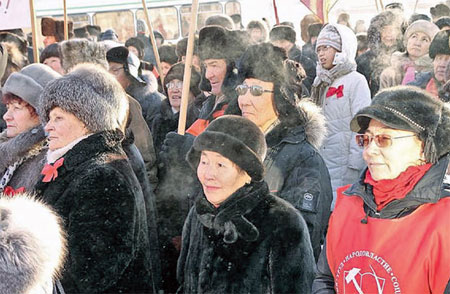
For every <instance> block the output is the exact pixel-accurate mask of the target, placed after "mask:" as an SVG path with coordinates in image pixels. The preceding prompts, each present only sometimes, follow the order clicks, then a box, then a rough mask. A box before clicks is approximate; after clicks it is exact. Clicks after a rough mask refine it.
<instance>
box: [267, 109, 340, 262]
mask: <svg viewBox="0 0 450 294" xmlns="http://www.w3.org/2000/svg"><path fill="white" fill-rule="evenodd" d="M298 108H299V115H298V116H297V117H295V118H293V119H292V120H290V121H289V122H288V121H282V122H281V123H280V124H279V125H277V126H276V127H275V128H274V129H273V130H272V131H270V132H269V133H268V134H267V135H266V142H267V145H268V150H267V155H266V158H265V160H264V166H265V168H266V173H265V177H264V178H265V180H266V182H267V183H268V185H269V189H270V192H271V193H273V194H274V195H276V196H279V197H281V198H283V199H284V200H286V201H288V202H289V203H291V204H292V205H293V206H294V207H295V208H297V209H298V210H299V211H300V213H301V214H302V216H303V218H304V219H305V221H306V224H307V225H308V231H309V234H310V237H311V244H312V247H313V251H314V257H315V258H316V261H317V259H318V257H319V253H320V249H321V244H322V243H323V241H324V238H325V231H326V227H327V224H328V218H329V216H330V207H331V201H332V200H333V193H332V190H331V182H330V175H329V173H328V169H327V167H326V165H325V162H324V160H323V159H322V156H321V155H320V154H319V152H318V148H320V145H321V144H322V141H323V139H324V137H325V134H326V129H325V118H324V117H323V115H322V114H321V113H320V109H319V108H318V107H317V106H316V105H315V104H314V103H312V102H308V101H305V100H302V101H301V102H300V103H299V105H298Z"/></svg>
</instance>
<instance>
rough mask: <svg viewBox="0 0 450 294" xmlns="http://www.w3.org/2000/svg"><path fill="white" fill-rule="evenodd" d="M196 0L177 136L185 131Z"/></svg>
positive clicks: (188, 44) (189, 36)
mask: <svg viewBox="0 0 450 294" xmlns="http://www.w3.org/2000/svg"><path fill="white" fill-rule="evenodd" d="M197 12H198V0H192V6H191V23H190V24H189V35H188V43H187V51H186V63H185V64H184V75H183V92H182V93H181V106H180V116H179V119H178V134H180V135H184V133H185V130H186V116H187V108H188V102H189V101H188V100H189V88H190V87H189V86H190V85H191V70H192V59H193V55H194V38H195V35H194V34H195V30H196V29H197Z"/></svg>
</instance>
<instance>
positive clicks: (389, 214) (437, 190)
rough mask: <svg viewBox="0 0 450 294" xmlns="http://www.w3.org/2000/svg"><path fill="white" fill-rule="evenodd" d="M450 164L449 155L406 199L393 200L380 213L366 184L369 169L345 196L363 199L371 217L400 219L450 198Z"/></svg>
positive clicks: (441, 160) (430, 170)
mask: <svg viewBox="0 0 450 294" xmlns="http://www.w3.org/2000/svg"><path fill="white" fill-rule="evenodd" d="M449 162H450V156H449V155H447V156H444V157H442V158H441V159H439V161H438V162H437V163H436V164H434V165H433V166H432V167H431V168H430V169H429V170H428V171H427V173H426V174H425V175H424V176H423V177H422V179H420V181H419V182H418V183H417V184H416V186H415V187H414V188H413V190H412V191H411V192H409V193H408V194H407V195H406V197H405V198H403V199H396V200H393V201H392V202H390V203H389V204H387V205H386V206H385V207H384V208H383V209H382V210H381V211H379V212H377V210H376V207H377V205H376V204H375V200H374V196H373V193H372V189H373V188H372V186H371V185H369V184H366V183H364V178H365V174H366V171H367V168H366V169H365V170H364V171H363V173H362V174H361V177H360V179H359V181H358V183H355V184H353V185H352V186H351V187H350V188H348V189H347V190H346V191H345V192H344V194H345V195H347V196H353V195H356V196H359V197H361V198H362V199H363V201H364V203H365V209H366V213H367V215H369V216H371V217H379V218H399V217H402V216H405V215H407V214H409V213H411V212H413V211H414V210H415V209H416V208H417V207H418V206H420V205H422V204H425V203H436V202H438V201H439V200H440V199H441V198H443V197H449V196H450V182H449V178H448V177H446V172H447V167H448V164H449Z"/></svg>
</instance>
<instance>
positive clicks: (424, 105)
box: [350, 86, 450, 163]
mask: <svg viewBox="0 0 450 294" xmlns="http://www.w3.org/2000/svg"><path fill="white" fill-rule="evenodd" d="M371 119H376V120H378V121H380V122H382V123H383V124H385V125H387V126H388V127H391V128H394V129H400V130H406V131H411V132H414V133H416V134H417V135H418V137H419V139H420V140H421V141H422V142H424V144H425V146H424V154H425V159H426V160H427V162H431V163H435V162H436V161H437V160H438V159H439V158H440V157H442V156H443V155H445V154H447V153H448V152H449V151H450V107H449V106H448V105H446V104H445V103H443V102H442V101H440V100H438V99H436V98H434V97H433V96H432V95H430V94H429V93H428V92H426V91H424V90H421V89H419V88H417V87H412V86H398V87H394V88H389V89H385V90H383V91H380V92H378V93H377V95H375V97H374V98H373V99H372V104H371V105H370V106H367V107H365V108H363V109H361V110H360V111H359V112H358V113H357V114H356V115H355V117H354V118H353V119H352V121H351V122H350V128H351V130H352V131H354V132H358V133H364V132H365V131H366V130H367V128H368V126H369V122H370V120H371Z"/></svg>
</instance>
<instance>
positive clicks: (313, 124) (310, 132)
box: [266, 99, 327, 149]
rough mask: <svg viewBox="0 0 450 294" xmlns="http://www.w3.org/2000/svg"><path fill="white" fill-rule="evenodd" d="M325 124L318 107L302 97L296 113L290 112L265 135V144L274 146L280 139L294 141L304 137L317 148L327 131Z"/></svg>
mask: <svg viewBox="0 0 450 294" xmlns="http://www.w3.org/2000/svg"><path fill="white" fill-rule="evenodd" d="M325 125H326V124H325V116H324V115H323V113H322V112H321V109H320V107H319V106H317V105H316V104H315V103H314V102H312V101H311V100H309V99H302V100H300V101H299V102H298V103H297V113H296V115H294V114H291V116H290V117H289V118H288V119H287V120H284V121H281V122H280V123H279V124H278V125H277V126H276V127H275V128H274V129H273V130H272V131H270V132H269V133H268V134H267V135H266V141H267V145H268V146H274V145H276V144H278V143H280V142H281V141H287V142H293V143H294V142H297V141H300V140H303V139H301V138H303V137H304V139H306V141H308V142H309V143H310V144H311V145H312V146H314V147H315V148H316V149H319V148H320V146H321V145H322V143H323V141H324V139H325V136H326V133H327V130H326V126H325Z"/></svg>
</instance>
